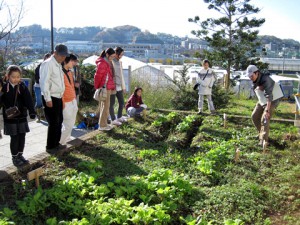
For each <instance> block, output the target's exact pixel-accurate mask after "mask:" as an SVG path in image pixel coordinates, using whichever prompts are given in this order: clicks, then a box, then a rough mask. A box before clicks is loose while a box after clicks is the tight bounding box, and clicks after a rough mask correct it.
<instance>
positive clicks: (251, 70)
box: [246, 65, 258, 77]
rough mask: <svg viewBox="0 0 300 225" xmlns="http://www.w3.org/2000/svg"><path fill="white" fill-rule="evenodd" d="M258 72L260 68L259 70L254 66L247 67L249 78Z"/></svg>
mask: <svg viewBox="0 0 300 225" xmlns="http://www.w3.org/2000/svg"><path fill="white" fill-rule="evenodd" d="M256 71H258V68H257V67H256V66H254V65H249V66H248V67H247V70H246V73H247V75H248V77H251V76H252V74H253V73H254V72H256Z"/></svg>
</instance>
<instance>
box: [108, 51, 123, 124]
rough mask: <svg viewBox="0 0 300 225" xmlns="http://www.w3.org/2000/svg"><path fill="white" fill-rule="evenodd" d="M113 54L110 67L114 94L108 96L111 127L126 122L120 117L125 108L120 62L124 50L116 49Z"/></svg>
mask: <svg viewBox="0 0 300 225" xmlns="http://www.w3.org/2000/svg"><path fill="white" fill-rule="evenodd" d="M115 52H116V56H115V58H114V59H113V60H112V65H113V75H114V82H115V84H116V93H115V94H111V95H110V107H109V113H110V118H111V123H112V124H113V125H117V126H120V125H122V122H126V120H125V119H124V118H123V117H122V115H123V109H124V106H125V103H124V95H123V94H124V93H125V92H126V87H125V81H124V75H123V67H122V61H121V60H120V59H121V58H122V56H123V55H124V50H123V49H122V48H121V47H116V48H115ZM116 97H117V99H118V103H119V107H118V114H117V118H116V115H115V102H116Z"/></svg>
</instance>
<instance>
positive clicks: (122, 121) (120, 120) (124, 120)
mask: <svg viewBox="0 0 300 225" xmlns="http://www.w3.org/2000/svg"><path fill="white" fill-rule="evenodd" d="M117 120H118V121H119V122H121V123H125V122H127V119H125V118H123V117H121V118H118V119H117Z"/></svg>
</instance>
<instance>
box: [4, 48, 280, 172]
mask: <svg viewBox="0 0 300 225" xmlns="http://www.w3.org/2000/svg"><path fill="white" fill-rule="evenodd" d="M123 55H124V50H123V49H122V48H121V47H117V48H115V49H112V48H108V49H106V50H104V51H103V52H102V53H101V54H100V56H99V58H98V59H97V60H96V66H97V68H96V72H95V75H94V88H95V89H98V88H106V90H107V95H106V98H105V99H103V100H101V101H100V102H99V128H98V129H99V130H111V129H112V128H113V127H114V126H120V125H122V123H124V122H126V118H125V117H123V109H124V107H125V109H126V113H127V115H128V116H129V117H134V116H137V115H139V116H146V109H147V105H145V104H144V102H143V100H142V91H143V90H142V88H141V87H136V88H135V90H134V92H133V93H132V94H131V96H130V97H129V98H128V100H127V102H126V103H125V101H124V93H125V91H126V88H125V81H124V76H123V67H122V61H121V58H122V56H123ZM209 64H210V63H209V61H208V60H204V61H203V69H202V70H201V71H200V72H199V73H198V79H197V85H196V86H195V89H196V90H197V91H198V93H199V101H198V109H199V114H202V112H203V99H204V96H207V100H208V108H209V110H210V112H211V113H212V114H214V113H215V108H214V104H213V101H212V97H211V96H212V88H213V85H214V82H215V81H216V79H217V78H216V76H215V74H214V72H213V70H212V69H211V68H209ZM77 66H78V57H77V56H76V55H75V54H72V53H69V52H68V48H67V46H65V45H63V44H58V45H57V46H56V47H55V51H54V53H53V54H46V55H45V57H44V61H43V62H42V63H41V64H40V65H39V66H38V67H37V69H36V75H35V84H34V90H35V98H36V105H35V106H34V104H33V100H32V96H31V94H30V92H29V90H28V88H27V86H26V85H25V84H24V83H23V82H22V81H21V77H22V70H21V68H20V67H19V66H16V65H11V66H9V67H8V68H7V71H6V74H5V77H4V78H3V79H0V100H1V101H0V102H1V106H3V110H2V114H3V115H2V116H1V118H3V121H4V134H5V135H10V138H11V142H10V149H11V154H12V161H13V164H14V165H15V166H17V167H19V166H22V165H24V164H27V163H28V160H26V159H25V158H24V156H23V151H24V146H25V135H26V133H27V132H29V125H28V121H27V117H28V115H29V117H30V118H31V119H35V118H36V115H37V114H38V115H39V116H38V117H40V115H41V112H43V113H44V116H45V118H46V120H47V122H48V132H47V144H46V151H47V152H48V153H51V154H52V153H56V152H57V151H58V150H60V149H63V148H66V143H67V142H68V141H69V140H70V137H71V132H72V128H73V127H74V125H75V121H76V115H77V112H78V101H79V100H78V97H79V90H78V89H80V88H79V85H80V81H79V80H78V76H77V75H78V74H77V75H76V68H77V72H78V67H77ZM247 74H248V76H249V78H250V79H251V80H252V81H253V88H254V90H255V93H256V95H257V97H258V99H259V101H258V103H257V104H256V107H255V109H254V110H253V113H252V121H253V124H254V125H255V127H256V129H257V131H258V134H259V135H258V139H259V144H260V145H262V143H263V141H265V142H266V143H267V142H268V137H269V122H270V118H271V116H272V113H273V112H274V110H275V108H276V107H277V106H278V104H279V101H280V98H281V97H282V96H283V94H282V93H281V94H280V93H279V94H278V93H276V92H280V88H279V89H278V88H277V89H276V87H277V86H276V85H277V84H276V83H275V81H274V80H272V78H271V77H270V76H269V74H267V73H262V72H260V71H259V69H258V68H257V67H256V66H254V65H250V66H249V67H248V68H247ZM276 90H277V91H276ZM116 99H117V100H118V110H117V115H115V102H116ZM38 119H40V118H38ZM109 121H110V124H109ZM0 125H2V122H1V121H0ZM1 137H2V134H1V127H0V138H1Z"/></svg>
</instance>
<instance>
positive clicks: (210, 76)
mask: <svg viewBox="0 0 300 225" xmlns="http://www.w3.org/2000/svg"><path fill="white" fill-rule="evenodd" d="M209 64H210V63H209V61H208V60H207V59H205V60H203V64H202V65H203V69H202V70H200V72H199V73H198V78H197V84H198V94H199V100H198V110H199V111H198V114H201V113H203V101H204V96H206V97H207V102H208V109H209V111H210V113H211V114H215V113H216V111H215V107H214V103H213V101H212V87H213V85H214V82H215V80H216V78H215V74H214V71H213V70H212V69H210V68H209Z"/></svg>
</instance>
